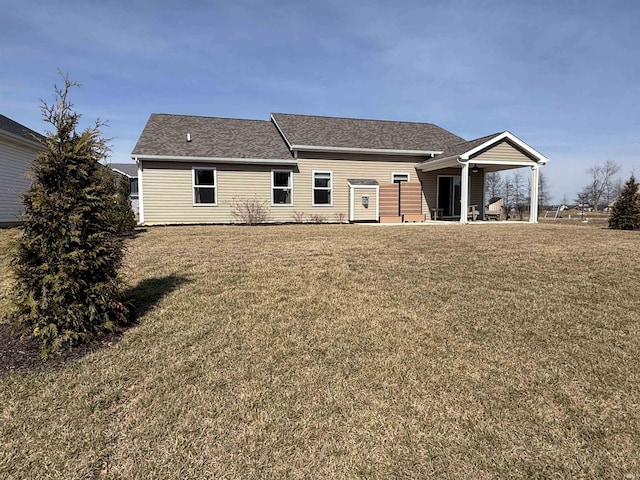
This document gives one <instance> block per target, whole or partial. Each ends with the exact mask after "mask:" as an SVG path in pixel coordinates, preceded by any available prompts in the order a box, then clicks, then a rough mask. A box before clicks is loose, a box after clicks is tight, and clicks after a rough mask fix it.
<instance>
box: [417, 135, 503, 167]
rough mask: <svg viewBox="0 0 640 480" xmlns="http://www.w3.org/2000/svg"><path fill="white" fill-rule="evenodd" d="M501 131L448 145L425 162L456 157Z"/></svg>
mask: <svg viewBox="0 0 640 480" xmlns="http://www.w3.org/2000/svg"><path fill="white" fill-rule="evenodd" d="M501 133H503V132H498V133H493V134H491V135H487V136H486V137H481V138H476V139H475V140H469V141H468V142H462V143H457V144H455V145H450V146H448V147H447V148H446V149H445V150H444V152H442V153H441V154H440V155H436V156H435V157H433V158H430V159H429V160H427V162H430V161H432V160H438V159H440V158H449V157H457V156H459V155H462V154H463V153H466V152H468V151H469V150H473V149H474V148H476V147H478V146H480V145H482V144H483V143H484V142H486V141H488V140H491V139H492V138H494V137H497V136H498V135H500V134H501Z"/></svg>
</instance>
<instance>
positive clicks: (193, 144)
mask: <svg viewBox="0 0 640 480" xmlns="http://www.w3.org/2000/svg"><path fill="white" fill-rule="evenodd" d="M187 133H189V134H191V141H190V142H187ZM132 154H133V155H141V156H144V155H166V156H180V157H183V156H184V157H216V158H248V159H276V160H283V159H286V160H289V159H291V158H292V156H291V152H289V149H288V148H287V146H286V145H285V143H284V141H283V140H282V137H281V136H280V134H279V133H278V130H277V129H276V127H275V126H274V125H273V123H272V122H269V121H265V120H240V119H235V118H217V117H194V116H188V115H168V114H159V113H154V114H152V115H151V116H150V117H149V120H148V121H147V124H146V125H145V127H144V130H143V131H142V134H141V135H140V138H139V139H138V143H137V144H136V146H135V147H134V149H133V152H132Z"/></svg>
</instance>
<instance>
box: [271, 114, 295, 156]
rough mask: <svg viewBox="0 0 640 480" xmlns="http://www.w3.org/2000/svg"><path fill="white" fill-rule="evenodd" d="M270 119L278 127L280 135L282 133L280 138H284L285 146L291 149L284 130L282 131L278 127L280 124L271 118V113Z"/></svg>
mask: <svg viewBox="0 0 640 480" xmlns="http://www.w3.org/2000/svg"><path fill="white" fill-rule="evenodd" d="M271 121H272V122H273V124H274V125H275V126H276V128H277V129H278V131H279V132H280V135H282V138H284V141H285V143H286V144H287V147H289V150H293V148H292V147H291V143H290V142H289V140H288V139H287V136H286V135H285V134H284V132H283V131H282V129H281V128H280V125H278V122H276V119H275V118H273V113H272V114H271Z"/></svg>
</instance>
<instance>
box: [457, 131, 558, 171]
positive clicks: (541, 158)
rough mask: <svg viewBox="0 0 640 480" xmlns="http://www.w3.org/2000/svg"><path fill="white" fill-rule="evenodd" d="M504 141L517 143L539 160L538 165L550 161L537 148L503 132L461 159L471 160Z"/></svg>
mask: <svg viewBox="0 0 640 480" xmlns="http://www.w3.org/2000/svg"><path fill="white" fill-rule="evenodd" d="M504 139H508V140H511V141H512V142H513V143H515V144H516V145H517V146H518V147H520V148H521V149H522V150H524V151H525V152H527V153H528V154H529V155H531V156H532V157H535V158H537V159H538V163H542V164H545V163H547V162H548V161H549V159H548V158H547V157H545V156H544V155H542V154H541V153H540V152H538V151H537V150H536V149H535V148H533V147H530V146H529V145H527V144H526V143H524V142H523V141H522V140H520V139H519V138H518V137H516V136H515V135H514V134H512V133H511V132H508V131H507V132H502V133H501V134H500V135H497V136H495V137H493V138H492V139H490V140H487V141H486V142H484V143H483V144H482V145H478V146H477V147H476V148H473V149H471V150H469V151H468V152H465V153H463V154H462V155H460V159H461V160H465V161H466V160H469V157H471V156H472V155H475V154H476V153H478V152H480V151H482V150H484V149H485V148H488V147H490V146H491V145H493V144H495V143H498V142H500V141H502V140H504Z"/></svg>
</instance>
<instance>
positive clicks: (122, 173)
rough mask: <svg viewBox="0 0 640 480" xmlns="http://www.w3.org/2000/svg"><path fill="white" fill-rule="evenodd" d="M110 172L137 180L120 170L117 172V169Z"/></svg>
mask: <svg viewBox="0 0 640 480" xmlns="http://www.w3.org/2000/svg"><path fill="white" fill-rule="evenodd" d="M111 170H113V171H114V172H116V173H119V174H120V175H124V176H125V177H127V178H138V177H134V176H131V175H129V174H128V173H124V172H123V171H122V170H118V169H117V168H112V169H111Z"/></svg>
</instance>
